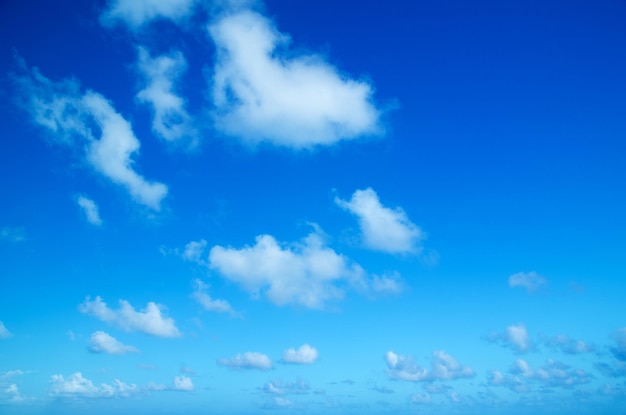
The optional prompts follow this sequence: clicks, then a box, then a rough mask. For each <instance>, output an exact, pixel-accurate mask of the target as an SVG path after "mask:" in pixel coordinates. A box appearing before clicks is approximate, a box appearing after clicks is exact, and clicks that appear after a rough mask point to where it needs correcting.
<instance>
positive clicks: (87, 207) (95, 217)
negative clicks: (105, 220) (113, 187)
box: [76, 196, 102, 226]
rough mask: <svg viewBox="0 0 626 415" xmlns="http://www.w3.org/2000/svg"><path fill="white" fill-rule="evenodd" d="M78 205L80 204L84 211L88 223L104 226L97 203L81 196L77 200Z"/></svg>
mask: <svg viewBox="0 0 626 415" xmlns="http://www.w3.org/2000/svg"><path fill="white" fill-rule="evenodd" d="M76 203H78V206H80V208H81V209H82V210H83V213H84V214H85V217H86V218H87V222H89V223H91V224H92V225H96V226H100V225H102V219H101V218H100V212H99V210H98V205H96V202H94V201H93V200H91V199H89V198H88V197H86V196H79V197H78V199H76Z"/></svg>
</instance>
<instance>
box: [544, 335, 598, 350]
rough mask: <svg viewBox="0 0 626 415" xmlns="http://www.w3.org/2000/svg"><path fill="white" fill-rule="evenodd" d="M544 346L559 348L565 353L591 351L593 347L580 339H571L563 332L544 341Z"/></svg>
mask: <svg viewBox="0 0 626 415" xmlns="http://www.w3.org/2000/svg"><path fill="white" fill-rule="evenodd" d="M546 346H548V347H552V348H553V349H557V350H560V351H561V352H562V353H565V354H580V353H591V352H593V351H595V347H594V346H593V345H590V344H588V343H585V342H584V341H582V340H575V339H572V338H570V337H568V336H566V335H564V334H559V335H557V336H554V337H551V338H549V339H548V340H547V341H546Z"/></svg>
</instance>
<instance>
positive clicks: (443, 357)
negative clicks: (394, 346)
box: [385, 350, 476, 382]
mask: <svg viewBox="0 0 626 415" xmlns="http://www.w3.org/2000/svg"><path fill="white" fill-rule="evenodd" d="M385 362H386V363H387V374H388V375H389V377H390V378H392V379H397V380H405V381H409V382H432V381H435V380H455V379H462V378H472V377H474V376H476V373H475V372H474V370H473V369H472V368H471V367H469V366H462V365H461V364H459V362H457V360H456V359H455V358H453V357H452V356H450V355H449V354H448V353H446V352H445V351H443V350H435V351H434V352H433V358H432V361H431V368H430V370H428V369H425V368H423V367H421V366H419V365H418V364H417V363H416V362H415V361H414V360H413V359H412V358H411V357H410V356H403V355H399V354H396V353H394V352H393V351H389V352H387V353H386V354H385Z"/></svg>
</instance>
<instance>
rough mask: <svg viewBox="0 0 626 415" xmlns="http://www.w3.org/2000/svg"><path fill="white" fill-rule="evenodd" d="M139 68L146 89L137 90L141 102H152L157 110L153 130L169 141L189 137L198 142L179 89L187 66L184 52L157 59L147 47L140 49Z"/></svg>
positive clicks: (153, 119)
mask: <svg viewBox="0 0 626 415" xmlns="http://www.w3.org/2000/svg"><path fill="white" fill-rule="evenodd" d="M138 54H139V59H138V62H137V68H138V70H139V74H140V75H141V77H142V83H143V89H142V90H141V91H139V92H138V93H137V99H138V100H139V101H140V102H143V103H145V104H148V105H150V107H151V108H152V112H153V118H152V131H154V132H155V133H156V134H158V135H159V136H161V137H162V138H164V139H165V140H167V141H178V140H182V139H185V140H186V141H187V142H189V144H190V145H193V144H195V140H196V138H197V131H196V130H195V129H194V127H193V125H192V120H191V116H190V115H189V114H188V113H187V109H186V108H185V99H184V98H182V97H181V96H180V95H179V94H178V93H177V92H176V89H177V88H176V84H177V83H178V81H179V78H180V76H181V75H182V74H183V73H184V72H185V70H186V68H187V62H186V61H185V57H184V56H183V54H182V53H181V52H180V51H172V52H171V53H169V54H168V55H162V56H158V57H156V58H153V57H151V56H150V54H149V53H148V51H147V50H146V49H145V48H139V50H138Z"/></svg>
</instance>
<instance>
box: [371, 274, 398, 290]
mask: <svg viewBox="0 0 626 415" xmlns="http://www.w3.org/2000/svg"><path fill="white" fill-rule="evenodd" d="M370 289H371V291H372V292H374V293H377V294H382V295H396V294H400V293H402V292H403V291H404V290H405V284H404V282H403V281H402V278H401V277H400V274H398V273H397V272H393V273H391V274H386V275H381V276H378V275H374V276H373V277H372V278H371V281H370Z"/></svg>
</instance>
